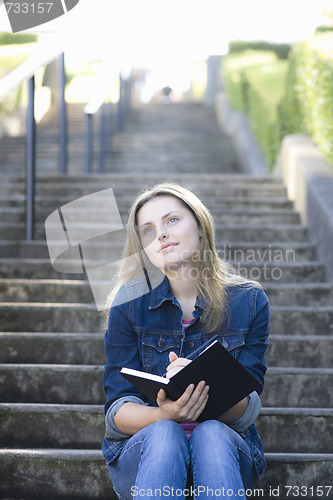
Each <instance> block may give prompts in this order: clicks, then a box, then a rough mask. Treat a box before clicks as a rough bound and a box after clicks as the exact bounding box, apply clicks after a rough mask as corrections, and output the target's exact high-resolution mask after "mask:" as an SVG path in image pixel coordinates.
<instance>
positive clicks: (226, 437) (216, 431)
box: [191, 420, 238, 447]
mask: <svg viewBox="0 0 333 500" xmlns="http://www.w3.org/2000/svg"><path fill="white" fill-rule="evenodd" d="M234 434H235V435H234ZM237 438H238V435H237V433H235V432H234V431H233V430H232V429H230V427H229V426H228V425H226V424H224V423H223V422H219V421H218V420H206V421H205V422H202V423H201V424H199V425H198V426H197V427H196V428H195V429H194V431H193V433H192V437H191V442H192V444H194V443H196V442H198V443H199V445H200V446H204V445H207V446H212V445H213V444H214V443H215V444H217V445H218V446H221V445H223V447H225V446H232V447H234V446H235V444H236V442H235V440H237Z"/></svg>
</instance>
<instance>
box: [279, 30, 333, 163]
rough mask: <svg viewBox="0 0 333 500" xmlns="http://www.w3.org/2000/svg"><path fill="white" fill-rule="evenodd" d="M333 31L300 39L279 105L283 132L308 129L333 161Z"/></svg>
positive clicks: (281, 131)
mask: <svg viewBox="0 0 333 500" xmlns="http://www.w3.org/2000/svg"><path fill="white" fill-rule="evenodd" d="M332 52H333V33H327V34H323V35H317V36H315V37H313V38H311V39H309V40H302V41H299V42H297V43H296V44H295V45H294V47H293V50H292V52H291V55H290V69H289V73H288V76H287V87H286V88H287V91H286V94H285V96H284V98H283V100H282V102H281V105H280V109H279V123H280V134H281V135H286V134H290V133H298V132H302V133H306V134H308V135H310V136H311V137H312V139H313V141H314V143H315V144H317V145H318V147H319V148H320V149H321V150H322V151H323V153H324V154H325V156H326V157H327V159H328V161H329V162H330V163H332V164H333V60H332V56H331V54H332Z"/></svg>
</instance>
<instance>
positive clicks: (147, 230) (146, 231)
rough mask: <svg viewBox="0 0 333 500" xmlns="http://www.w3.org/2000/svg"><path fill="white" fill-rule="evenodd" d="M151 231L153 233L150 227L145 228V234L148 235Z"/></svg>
mask: <svg viewBox="0 0 333 500" xmlns="http://www.w3.org/2000/svg"><path fill="white" fill-rule="evenodd" d="M152 231H154V228H152V227H146V229H145V234H150V233H151V232H152Z"/></svg>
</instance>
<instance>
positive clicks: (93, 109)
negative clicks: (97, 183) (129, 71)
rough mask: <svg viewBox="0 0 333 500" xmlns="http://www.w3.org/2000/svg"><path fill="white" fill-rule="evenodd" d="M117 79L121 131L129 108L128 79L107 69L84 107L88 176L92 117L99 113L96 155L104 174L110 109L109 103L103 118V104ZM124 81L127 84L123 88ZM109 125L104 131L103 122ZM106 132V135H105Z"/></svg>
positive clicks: (110, 122)
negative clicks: (106, 113) (106, 114)
mask: <svg viewBox="0 0 333 500" xmlns="http://www.w3.org/2000/svg"><path fill="white" fill-rule="evenodd" d="M118 78H119V100H118V120H117V124H118V131H121V130H123V127H124V121H125V118H126V116H127V114H128V112H129V108H130V93H129V91H128V90H127V91H126V89H127V88H129V87H130V83H129V77H128V78H127V79H126V80H124V78H123V77H122V74H121V72H115V71H112V69H111V68H108V69H107V70H106V71H104V72H103V73H102V74H101V78H100V87H99V89H97V90H96V89H95V95H94V97H93V98H92V99H91V100H90V101H89V103H88V104H86V106H85V107H84V109H83V111H84V113H85V114H86V116H87V132H86V172H87V173H88V174H89V173H91V171H92V157H93V116H94V115H96V114H97V112H98V111H100V124H99V154H98V158H99V160H98V166H99V167H98V170H99V172H100V173H103V172H104V157H105V138H106V136H107V137H108V139H109V141H108V145H109V152H110V151H111V150H112V116H111V113H112V109H111V102H110V103H109V105H110V109H109V116H105V104H106V100H107V98H108V96H109V94H110V91H111V88H112V87H113V85H114V84H115V83H116V80H117V79H118ZM124 81H126V82H127V85H126V87H125V84H124ZM106 119H107V123H109V127H108V128H109V130H108V131H106V127H105V120H106ZM106 132H107V133H106Z"/></svg>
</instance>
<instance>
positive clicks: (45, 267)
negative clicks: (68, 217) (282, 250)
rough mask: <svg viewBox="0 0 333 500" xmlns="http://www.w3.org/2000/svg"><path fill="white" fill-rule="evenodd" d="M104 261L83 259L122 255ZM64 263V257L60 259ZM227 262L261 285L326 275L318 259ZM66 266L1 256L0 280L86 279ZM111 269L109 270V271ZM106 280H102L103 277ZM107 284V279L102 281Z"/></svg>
mask: <svg viewBox="0 0 333 500" xmlns="http://www.w3.org/2000/svg"><path fill="white" fill-rule="evenodd" d="M108 257H109V259H108V260H107V261H104V260H101V261H98V260H93V261H91V260H89V259H88V258H87V259H84V263H85V266H86V268H87V269H91V268H92V267H94V268H98V267H102V266H106V265H111V263H112V261H113V262H115V261H117V260H119V259H120V257H121V255H119V253H118V255H115V256H114V258H113V259H112V260H111V258H110V256H108ZM63 262H65V259H63ZM230 264H231V265H232V266H233V268H234V270H235V271H236V272H237V273H239V274H240V275H242V276H243V277H244V278H247V279H250V280H257V281H260V282H262V283H263V284H265V283H267V282H273V283H274V282H275V283H276V282H296V283H299V282H302V283H310V282H318V281H322V280H323V279H324V276H325V268H324V265H323V264H322V263H321V262H316V261H309V262H306V261H303V262H302V261H301V262H278V263H274V262H253V261H251V262H235V261H232V262H230ZM67 265H68V269H72V273H69V272H68V273H61V272H58V271H56V270H54V269H53V267H52V265H51V261H50V260H49V259H16V258H13V259H10V258H8V259H1V258H0V280H1V279H10V277H11V278H13V279H44V280H45V279H55V280H59V279H60V280H61V279H63V280H73V279H86V277H85V276H84V275H83V274H80V273H79V272H78V271H79V270H81V269H82V265H81V261H80V260H72V261H69V260H68V261H67ZM110 272H111V271H110ZM103 282H104V283H105V280H103ZM105 284H106V286H107V287H108V284H107V282H106V283H105Z"/></svg>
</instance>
